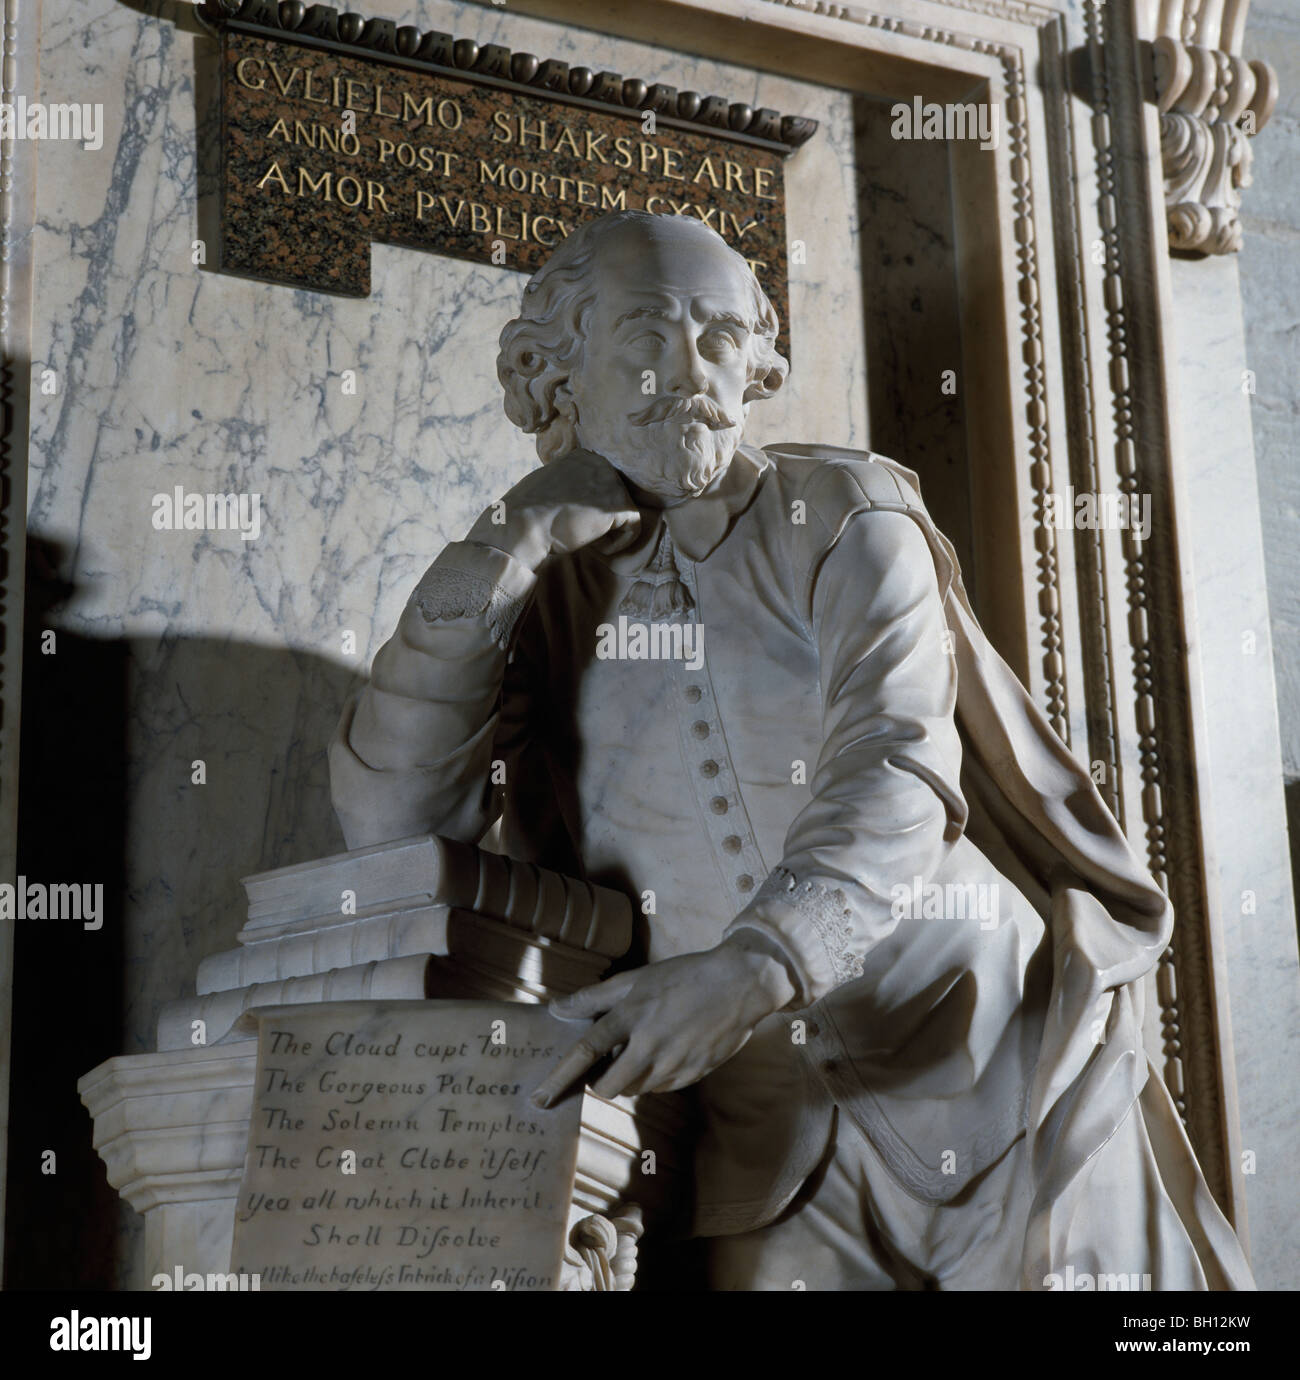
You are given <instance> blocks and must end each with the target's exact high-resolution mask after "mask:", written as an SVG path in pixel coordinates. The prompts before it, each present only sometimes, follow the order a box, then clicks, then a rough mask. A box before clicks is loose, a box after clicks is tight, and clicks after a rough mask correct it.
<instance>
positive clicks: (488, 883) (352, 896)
mask: <svg viewBox="0 0 1300 1380" xmlns="http://www.w3.org/2000/svg"><path fill="white" fill-rule="evenodd" d="M413 877H414V878H416V882H417V884H413V883H412V878H413ZM245 886H246V888H247V890H248V894H249V899H250V909H249V923H248V925H247V926H246V928H245V929H244V930H243V931H241V933H240V936H239V938H240V944H241V947H240V948H239V949H236V950H232V951H230V952H229V953H224V954H217V955H214V956H213V957H212V958H210V959H207V960H205V961H204V962H203V963H202V964H200V968H199V978H198V988H199V995H198V996H197V997H195V998H187V999H184V1000H182V1001H180V1002H173V1003H171V1004H170V1005H169V1006H168V1007H166V1008H164V1010H163V1012H162V1014H161V1017H160V1019H159V1039H158V1043H159V1046H160V1048H159V1050H158V1052H157V1053H153V1054H138V1055H122V1056H119V1057H118V1058H115V1059H109V1060H107V1061H106V1062H105V1063H103V1064H101V1065H100V1066H99V1067H98V1068H96V1069H94V1070H92V1071H91V1072H90V1073H88V1074H86V1076H85V1077H84V1078H82V1079H81V1080H80V1082H79V1084H78V1090H79V1092H80V1094H81V1099H82V1101H83V1102H84V1103H85V1105H86V1107H87V1108H88V1109H89V1111H90V1114H91V1116H92V1117H93V1118H94V1122H95V1132H94V1144H95V1148H96V1150H97V1151H98V1152H99V1154H100V1156H101V1157H102V1158H103V1160H104V1163H105V1165H106V1167H107V1170H108V1179H109V1182H110V1183H111V1184H112V1185H113V1187H114V1188H115V1189H117V1191H118V1192H119V1193H120V1194H121V1195H122V1196H123V1197H124V1198H125V1199H126V1201H127V1202H129V1203H130V1204H131V1206H132V1207H133V1208H135V1209H136V1211H137V1212H140V1213H142V1214H143V1215H144V1218H145V1223H146V1229H145V1258H146V1272H145V1273H146V1277H147V1278H149V1279H151V1280H152V1279H154V1278H155V1277H156V1276H158V1275H167V1276H169V1277H174V1275H175V1271H176V1270H177V1268H178V1267H179V1269H180V1270H181V1272H182V1276H185V1275H191V1274H197V1275H201V1276H204V1277H205V1278H206V1277H207V1276H209V1275H216V1276H225V1275H226V1274H227V1273H228V1272H229V1270H230V1255H231V1239H232V1234H233V1227H234V1211H235V1204H236V1199H237V1196H238V1193H239V1188H240V1183H241V1179H242V1177H243V1172H244V1159H245V1154H246V1151H247V1148H248V1133H249V1120H250V1115H251V1111H252V1104H253V1083H254V1076H255V1071H256V1066H257V1041H256V1040H250V1039H248V1038H247V1037H246V1034H245V1033H243V1031H244V1027H242V1026H237V1024H236V1023H237V1021H238V1020H239V1017H240V1016H241V1015H242V1014H243V1013H245V1012H248V1011H251V1010H254V1009H256V1008H258V1007H267V1006H274V1005H283V1004H286V1003H303V1002H321V1001H334V1000H339V999H373V1000H379V999H381V998H420V997H459V998H465V997H474V998H482V999H487V1000H502V999H505V1000H513V1001H522V1002H542V1001H545V1000H547V999H548V998H549V997H550V996H551V995H559V994H560V993H561V992H566V991H573V990H576V989H577V988H578V987H582V986H585V985H587V984H589V983H591V982H594V981H597V980H598V979H599V977H600V975H601V974H602V973H603V972H604V970H605V969H606V968H607V967H608V965H609V962H610V958H611V956H612V954H611V953H610V952H602V951H601V950H605V951H609V950H611V949H616V948H618V947H620V946H621V947H626V945H627V943H628V941H629V940H630V936H631V915H630V908H629V907H628V903H627V901H626V900H625V898H623V897H621V896H618V895H617V894H616V893H613V892H608V891H604V890H603V889H600V888H591V887H587V886H585V884H582V883H575V882H572V881H571V880H570V879H566V878H559V877H558V876H556V874H550V873H545V872H543V871H541V870H540V869H536V868H528V867H521V866H520V865H518V864H511V863H509V862H508V861H507V860H506V859H502V858H498V857H496V856H495V855H492V854H483V853H480V852H479V851H478V850H476V849H471V848H466V847H465V846H464V845H455V844H448V843H446V842H445V841H442V840H432V839H427V838H425V839H411V840H403V841H401V842H399V843H395V844H389V845H383V846H382V847H380V848H370V849H363V850H359V851H358V852H356V853H352V854H343V855H340V856H339V857H337V858H327V859H322V860H320V861H319V862H316V863H310V864H305V865H303V866H300V867H296V868H286V869H282V870H280V871H279V872H275V873H267V874H263V875H261V876H258V877H250V878H248V879H247V880H246V882H245ZM462 901H468V902H469V903H470V904H471V905H474V904H476V905H478V906H480V907H484V908H487V907H490V908H491V911H490V913H489V912H488V911H486V909H484V910H474V909H465V908H462V907H461V906H459V905H456V904H451V903H452V902H462ZM327 902H328V903H330V904H332V905H333V906H335V907H337V906H338V905H342V906H343V907H344V911H343V913H342V914H340V913H339V912H338V910H337V909H334V910H331V909H328V908H326V903H327ZM542 931H548V932H550V934H551V935H552V936H558V935H561V934H563V935H564V936H565V937H566V938H578V939H579V940H580V943H577V944H575V943H567V942H565V940H563V939H560V938H558V937H548V936H547V934H546V933H542ZM421 946H423V947H422V951H417V952H405V950H408V949H411V948H415V949H417V950H420V949H421ZM587 946H590V947H587ZM340 957H345V958H348V959H362V960H365V961H362V962H347V963H345V964H344V966H336V967H332V968H327V969H325V970H324V971H318V970H317V969H318V968H319V965H320V964H321V963H324V962H330V961H335V962H337V961H338V960H339V958H340ZM249 977H257V978H260V979H261V980H260V981H255V982H249V983H247V984H246V985H244V986H238V987H236V986H224V987H223V986H221V984H223V983H230V982H232V981H235V980H237V979H239V978H249ZM683 1132H684V1118H683V1117H682V1115H681V1114H680V1112H679V1110H678V1105H677V1103H676V1101H675V1100H674V1099H672V1098H666V1097H653V1098H641V1099H632V1098H619V1099H616V1100H613V1101H610V1100H608V1099H605V1098H601V1097H596V1096H594V1095H593V1094H591V1093H586V1094H585V1095H584V1100H583V1106H582V1114H581V1131H580V1140H579V1149H578V1163H577V1172H576V1176H575V1182H574V1190H573V1200H572V1205H571V1208H570V1214H569V1227H570V1235H569V1242H570V1244H569V1249H568V1250H567V1252H566V1269H565V1284H564V1287H566V1288H571V1289H583V1290H605V1289H630V1288H631V1287H632V1282H633V1279H634V1277H635V1271H636V1243H637V1240H638V1238H639V1237H640V1235H641V1231H642V1229H643V1223H644V1219H645V1218H649V1219H650V1221H651V1222H652V1223H653V1222H655V1221H656V1220H661V1219H666V1217H667V1213H668V1205H670V1204H672V1203H674V1202H678V1201H681V1200H682V1199H683V1198H684V1197H685V1196H686V1195H684V1194H682V1193H681V1191H680V1188H681V1182H682V1175H683V1170H684V1167H685V1166H684V1153H685V1150H684V1141H683ZM647 1171H649V1172H647ZM674 1181H676V1183H675V1182H674ZM231 1287H233V1286H231Z"/></svg>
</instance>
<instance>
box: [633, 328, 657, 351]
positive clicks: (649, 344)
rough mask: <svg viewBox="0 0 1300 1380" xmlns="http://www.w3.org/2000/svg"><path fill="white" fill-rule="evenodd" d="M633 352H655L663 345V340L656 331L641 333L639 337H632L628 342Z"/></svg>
mask: <svg viewBox="0 0 1300 1380" xmlns="http://www.w3.org/2000/svg"><path fill="white" fill-rule="evenodd" d="M627 343H628V345H629V347H630V348H631V349H633V350H657V349H659V348H660V346H661V345H663V343H664V338H663V336H661V335H660V334H659V332H658V331H642V332H641V333H640V334H639V335H634V336H633V337H632V338H631V339H630V340H629V341H628V342H627Z"/></svg>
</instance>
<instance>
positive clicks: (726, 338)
mask: <svg viewBox="0 0 1300 1380" xmlns="http://www.w3.org/2000/svg"><path fill="white" fill-rule="evenodd" d="M700 348H701V350H703V351H704V352H706V353H707V354H713V355H726V354H729V353H730V352H731V351H733V350H738V349H739V348H740V339H739V336H738V334H737V332H736V331H735V330H733V329H732V328H731V327H730V326H711V327H710V328H709V329H708V330H707V331H705V332H704V334H703V335H702V336H701V337H700Z"/></svg>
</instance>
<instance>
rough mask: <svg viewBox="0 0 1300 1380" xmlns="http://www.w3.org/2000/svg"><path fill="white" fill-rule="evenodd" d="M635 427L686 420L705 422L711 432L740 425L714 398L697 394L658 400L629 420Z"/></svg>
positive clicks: (669, 395) (668, 395)
mask: <svg viewBox="0 0 1300 1380" xmlns="http://www.w3.org/2000/svg"><path fill="white" fill-rule="evenodd" d="M628 420H629V421H630V422H631V423H632V425H633V426H653V425H654V424H655V423H656V422H667V421H673V420H686V421H692V422H703V423H704V425H705V426H707V427H708V428H709V429H710V430H711V431H730V430H731V429H732V428H733V427H736V426H739V425H740V423H739V422H737V421H736V420H735V418H734V417H731V416H729V415H728V414H727V413H726V412H725V411H724V410H723V409H722V408H721V407H719V406H718V404H717V403H715V402H714V401H713V399H712V398H709V397H705V396H704V394H703V393H697V394H696V395H695V396H694V397H693V398H683V397H681V396H680V395H677V394H667V395H665V396H664V397H662V398H656V399H655V400H654V402H652V403H651V404H650V406H649V407H643V408H642V409H641V411H640V412H634V413H632V415H631V416H630V417H629V418H628Z"/></svg>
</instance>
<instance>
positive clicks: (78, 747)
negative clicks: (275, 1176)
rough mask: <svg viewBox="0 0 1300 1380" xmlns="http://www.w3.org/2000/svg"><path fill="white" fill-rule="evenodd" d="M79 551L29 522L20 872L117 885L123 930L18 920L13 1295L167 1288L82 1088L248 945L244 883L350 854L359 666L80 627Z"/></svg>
mask: <svg viewBox="0 0 1300 1380" xmlns="http://www.w3.org/2000/svg"><path fill="white" fill-rule="evenodd" d="M69 554H70V553H68V552H67V550H66V548H63V549H61V548H60V547H59V545H58V544H57V543H54V542H51V541H48V540H44V539H42V538H40V537H39V536H35V535H29V538H28V573H27V603H26V611H25V646H24V664H23V695H22V746H21V753H22V757H21V768H20V778H19V818H18V870H19V874H20V875H23V876H25V877H26V878H27V879H28V882H29V883H30V882H44V883H47V884H48V883H55V882H64V883H70V882H71V883H76V882H79V883H100V884H102V885H103V906H102V911H101V917H100V918H101V920H102V925H101V927H100V928H99V929H97V930H93V931H91V930H86V929H84V927H83V924H82V923H79V922H78V921H76V920H49V919H46V920H39V919H27V920H20V921H17V922H15V953H14V972H15V980H14V1009H13V1082H12V1086H11V1090H10V1107H11V1117H10V1158H9V1180H8V1213H7V1216H8V1220H7V1223H6V1251H5V1267H6V1285H7V1287H8V1288H10V1289H33V1288H52V1289H60V1288H72V1287H81V1288H102V1289H112V1288H121V1287H127V1286H128V1285H129V1284H131V1283H134V1284H137V1285H141V1284H142V1285H143V1287H148V1281H139V1280H128V1278H127V1277H126V1276H127V1273H128V1268H127V1263H126V1262H125V1261H124V1257H128V1258H129V1257H131V1256H132V1255H134V1256H135V1257H136V1258H138V1251H134V1250H133V1249H132V1245H131V1237H132V1236H133V1235H135V1234H136V1233H138V1231H139V1228H140V1225H141V1219H140V1218H139V1217H138V1216H137V1215H136V1214H135V1213H134V1212H133V1211H132V1210H131V1209H130V1208H129V1207H127V1206H126V1205H125V1204H119V1200H118V1197H117V1194H116V1192H115V1191H114V1190H113V1189H112V1188H111V1187H110V1186H109V1184H108V1182H107V1179H106V1177H105V1172H104V1166H103V1163H102V1161H101V1160H100V1159H99V1156H98V1155H97V1154H96V1153H95V1151H94V1149H93V1147H92V1145H91V1134H92V1122H91V1118H90V1115H89V1113H88V1112H87V1111H86V1109H85V1108H84V1107H83V1106H82V1104H81V1102H80V1100H79V1098H78V1096H77V1090H76V1085H77V1080H78V1079H79V1078H80V1077H81V1076H82V1075H83V1074H85V1073H88V1072H89V1071H90V1070H91V1069H92V1068H94V1067H95V1066H96V1065H98V1064H100V1063H102V1062H103V1061H104V1060H105V1059H109V1058H112V1057H113V1056H114V1055H118V1054H137V1053H141V1052H144V1051H147V1050H151V1049H152V1048H153V1047H154V1026H155V1024H156V1021H157V1016H158V1010H159V1007H160V1006H161V1005H162V1004H163V1003H164V1002H166V1001H170V1000H172V999H173V998H175V997H179V996H182V995H185V994H187V993H192V992H193V990H194V988H193V983H194V971H195V968H196V967H197V965H198V963H199V960H200V959H202V958H204V957H205V956H206V955H208V954H210V953H215V952H217V951H218V950H220V949H226V948H232V947H233V946H234V943H235V933H236V931H237V930H238V929H239V928H240V926H241V924H242V922H243V918H244V893H243V889H242V887H240V885H239V878H240V877H242V876H246V875H247V874H248V873H250V872H259V871H263V870H265V869H267V868H271V867H280V866H283V865H285V864H288V863H292V862H298V861H301V860H304V859H308V858H313V857H320V856H322V855H325V854H328V853H333V852H338V851H339V850H340V849H342V848H343V846H344V845H343V839H342V835H341V833H340V831H339V828H338V825H337V823H336V822H335V819H334V814H333V810H332V808H331V806H330V801H329V778H328V769H327V763H326V756H325V753H326V747H327V744H328V742H329V739H330V737H331V735H332V733H333V731H334V727H335V724H336V723H337V721H338V716H339V713H340V711H341V709H342V706H343V702H344V700H345V698H346V697H347V694H348V693H349V691H350V690H351V688H352V687H353V685H354V684H355V683H356V681H357V673H356V671H354V670H352V669H350V668H347V667H344V666H339V665H337V664H336V663H334V662H332V661H329V660H328V659H326V658H325V657H322V656H318V655H315V654H313V653H310V652H302V651H296V650H289V649H276V648H273V647H265V646H249V645H245V644H241V643H238V642H233V641H225V640H217V639H211V638H201V637H200V638H191V637H174V636H165V635H164V636H163V637H161V638H128V639H125V640H113V639H98V638H94V637H88V636H85V635H84V634H83V633H81V632H73V631H68V630H67V629H66V628H63V627H61V626H60V609H61V607H62V606H63V605H65V604H67V603H68V602H69V601H70V600H71V599H72V598H74V597H75V595H76V594H77V593H78V590H77V589H76V588H75V587H74V586H73V585H71V584H69V583H67V582H66V581H65V580H64V579H63V578H62V577H61V576H60V574H59V570H60V569H61V568H67V566H68V564H69ZM47 630H53V631H54V634H55V636H54V645H53V650H50V649H49V645H50V644H49V639H48V637H47V636H46V634H47ZM199 759H202V760H203V762H204V763H205V769H206V784H204V785H198V784H195V783H194V781H193V780H192V777H193V767H192V764H193V763H194V762H195V761H196V760H199ZM47 1152H53V1155H54V1161H53V1165H52V1167H53V1169H54V1171H55V1172H53V1173H50V1172H48V1170H49V1168H50V1167H51V1166H50V1163H49V1160H48V1156H47ZM43 1160H44V1164H43Z"/></svg>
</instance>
